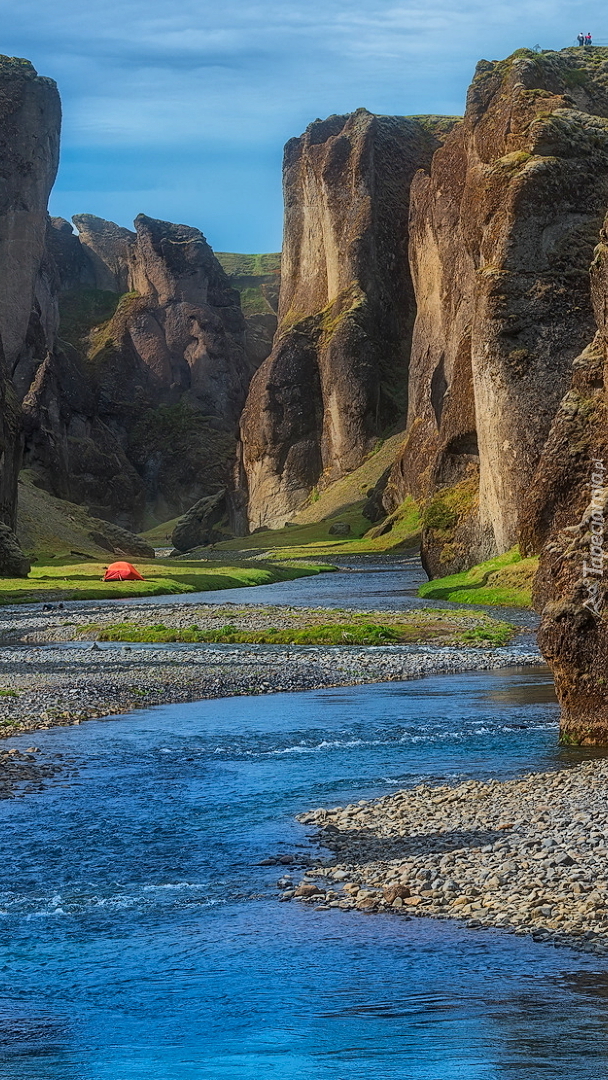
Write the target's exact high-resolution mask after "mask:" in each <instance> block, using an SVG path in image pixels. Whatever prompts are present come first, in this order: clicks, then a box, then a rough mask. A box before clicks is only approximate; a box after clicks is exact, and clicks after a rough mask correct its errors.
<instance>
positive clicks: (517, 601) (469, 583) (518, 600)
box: [418, 547, 538, 608]
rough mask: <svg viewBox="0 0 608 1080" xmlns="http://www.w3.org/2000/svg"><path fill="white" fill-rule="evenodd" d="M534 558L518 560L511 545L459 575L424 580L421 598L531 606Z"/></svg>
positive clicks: (501, 605)
mask: <svg viewBox="0 0 608 1080" xmlns="http://www.w3.org/2000/svg"><path fill="white" fill-rule="evenodd" d="M537 568H538V558H537V557H536V556H533V557H532V558H528V559H522V557H521V555H520V553H519V549H518V548H516V547H514V548H511V550H510V551H507V552H506V554H504V555H497V556H496V557H495V558H493V559H487V560H486V561H485V562H482V563H478V564H477V566H472V567H471V569H470V570H465V571H464V572H463V573H462V574H451V575H450V576H449V577H444V578H437V579H435V580H434V581H427V582H426V583H425V584H424V585H422V586H421V587H420V589H419V590H418V595H419V596H422V597H424V598H425V599H432V600H452V601H455V602H457V603H461V604H485V605H492V606H495V607H522V608H531V607H532V582H533V580H534V575H535V573H536V570H537Z"/></svg>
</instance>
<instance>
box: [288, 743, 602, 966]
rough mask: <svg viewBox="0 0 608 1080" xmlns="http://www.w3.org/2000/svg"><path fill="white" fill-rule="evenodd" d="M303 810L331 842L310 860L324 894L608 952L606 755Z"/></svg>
mask: <svg viewBox="0 0 608 1080" xmlns="http://www.w3.org/2000/svg"><path fill="white" fill-rule="evenodd" d="M298 820H299V821H300V822H302V823H303V824H305V825H310V826H314V827H315V829H316V830H317V831H316V833H315V836H314V840H315V842H317V843H318V842H319V841H320V842H321V843H322V844H323V846H324V847H326V848H329V850H330V851H331V852H332V853H333V855H332V858H331V859H330V860H324V861H323V862H319V863H317V865H316V866H315V867H313V868H312V869H310V870H309V871H308V877H307V881H308V882H310V880H311V879H316V881H317V884H319V888H321V889H322V890H323V891H324V897H323V896H319V895H318V893H317V894H316V897H315V899H316V901H317V902H318V903H319V902H320V903H322V902H323V899H324V898H325V899H326V900H327V899H328V897H331V905H330V906H332V907H335V906H338V907H340V909H341V910H357V909H360V908H361V906H362V904H364V906H365V910H366V911H370V912H389V911H390V912H395V913H399V914H402V913H404V912H407V913H408V914H411V915H417V916H432V917H435V918H441V919H459V920H462V921H463V922H464V923H465V924H466V925H467V926H468V927H471V928H472V929H476V930H479V929H481V928H484V927H485V928H487V927H497V928H501V929H504V930H510V931H512V932H515V933H517V934H530V935H531V936H532V937H534V939H535V940H542V941H550V942H551V943H553V944H555V945H569V946H573V945H574V946H575V947H576V948H579V949H582V950H583V951H585V952H594V953H601V954H607V953H608V761H606V760H604V759H602V760H597V761H587V762H584V763H582V764H580V765H577V766H575V767H571V768H567V769H563V770H561V771H556V772H546V773H530V774H527V775H525V776H519V777H517V778H515V779H513V780H508V781H505V782H502V783H499V782H498V781H496V780H488V781H485V782H481V781H476V780H468V781H466V782H464V783H461V784H458V785H456V786H450V785H448V784H445V785H442V786H439V787H430V786H429V785H427V784H420V785H419V786H418V787H416V788H414V789H413V790H404V791H398V792H395V793H392V794H391V795H388V796H386V797H385V798H382V799H377V800H374V801H369V802H359V803H356V804H352V805H349V806H344V807H335V808H333V809H318V810H315V811H311V812H310V813H306V814H301V815H300V816H299V818H298ZM328 878H329V879H331V881H332V889H331V890H327V887H326V884H325V882H326V881H327V879H328ZM320 882H322V883H323V884H320ZM309 887H310V885H307V888H309ZM299 888H300V887H296V889H295V891H294V892H293V898H294V899H298V898H299V894H298V889H299ZM336 891H337V893H338V897H337V898H335V893H336Z"/></svg>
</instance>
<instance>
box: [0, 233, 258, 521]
mask: <svg viewBox="0 0 608 1080" xmlns="http://www.w3.org/2000/svg"><path fill="white" fill-rule="evenodd" d="M74 220H75V221H76V223H77V224H78V227H79V229H80V233H79V236H76V235H75V234H74V233H73V232H72V231H71V230H70V229H69V226H68V227H67V228H66V224H67V223H65V222H63V221H61V219H55V220H53V221H52V222H51V225H50V228H49V234H50V241H49V260H48V261H49V264H50V265H51V266H54V273H55V280H54V281H53V282H51V283H50V284H49V285H48V287H47V292H48V293H49V294H53V289H54V302H55V307H56V302H57V293H59V301H60V308H61V314H62V318H61V326H60V331H59V338H58V339H57V337H56V334H55V333H54V329H53V328H52V327H47V328H46V330H45V329H44V328H43V327H42V324H41V319H39V320H38V325H37V327H36V328H35V330H36V332H34V330H33V329H32V332H31V336H32V341H33V343H34V344H33V347H32V349H30V351H29V353H28V355H27V357H26V356H23V357H22V359H21V362H20V364H19V365H18V368H17V369H16V371H15V384H16V385H17V387H18V389H19V390H20V393H21V396H22V397H23V410H24V417H25V428H26V449H25V460H26V464H27V466H28V468H29V469H30V470H31V471H32V472H33V473H34V474H35V476H36V478H37V483H38V484H40V485H41V486H43V487H45V488H46V489H47V490H48V491H50V492H51V493H52V494H54V495H56V496H59V497H60V498H64V499H68V500H70V501H72V502H76V503H79V504H82V505H85V506H87V507H88V508H89V510H90V511H91V513H93V514H95V515H97V516H98V517H100V518H107V519H111V520H113V521H114V522H116V523H117V524H118V525H120V526H123V527H125V528H127V529H130V530H132V529H137V528H141V526H142V524H143V522H144V520H145V519H156V520H166V519H168V518H172V517H175V516H177V515H179V514H182V513H183V512H184V511H185V510H187V509H188V508H189V507H190V506H192V504H193V503H196V502H197V501H198V500H199V499H200V498H202V497H205V496H206V495H208V494H211V493H213V492H215V491H217V489H218V487H219V486H221V485H222V484H225V483H226V482H227V480H228V479H229V477H230V474H231V469H232V467H233V462H234V457H235V442H236V434H237V430H238V419H239V416H240V412H241V409H242V406H243V403H244V400H245V396H246V393H247V389H248V386H249V381H250V378H251V373H252V371H253V365H252V363H251V361H250V360H249V359H248V357H247V355H246V352H245V344H244V342H245V322H244V319H243V315H242V312H241V309H240V303H239V296H238V293H237V292H236V291H235V290H234V289H233V288H232V286H231V284H230V282H229V280H228V278H227V276H226V274H225V272H224V271H223V269H222V267H221V265H220V264H219V263H218V261H217V259H216V258H215V256H214V254H213V252H212V250H211V248H210V247H209V245H208V244H207V242H206V240H205V238H204V237H203V235H202V234H201V233H200V232H199V230H198V229H192V228H189V227H188V226H185V225H173V224H171V223H169V222H161V221H156V220H153V219H151V218H147V217H145V216H144V215H140V217H138V218H137V220H136V222H135V232H133V233H131V232H130V231H129V230H126V229H121V228H119V227H118V226H115V225H114V224H113V223H111V222H103V221H101V219H99V218H93V217H92V216H91V215H81V216H80V217H78V218H75V219H74ZM51 255H52V257H51ZM120 293H122V294H123V295H122V296H121V295H120Z"/></svg>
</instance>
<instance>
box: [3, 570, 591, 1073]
mask: <svg viewBox="0 0 608 1080" xmlns="http://www.w3.org/2000/svg"><path fill="white" fill-rule="evenodd" d="M340 577H342V575H340ZM344 578H345V579H346V578H347V575H344ZM334 580H337V578H335V579H334ZM360 580H361V581H362V582H363V580H364V575H360ZM288 584H289V583H288ZM300 584H301V583H300V582H297V583H294V585H295V586H296V587H298V588H299V587H300ZM266 588H269V589H273V588H275V587H273V586H268V587H266ZM386 588H387V589H388V588H389V580H388V578H387V579H386ZM362 589H363V586H362V587H361V589H359V594H360V593H361V591H362ZM261 591H262V590H261V589H258V590H255V593H256V597H255V600H256V602H259V601H260V599H261V598H260V592H261ZM357 600H358V596H357ZM272 602H277V601H276V600H273V601H272ZM556 733H557V708H556V704H555V700H554V697H553V693H552V686H551V682H550V679H549V676H548V673H547V672H546V670H544V669H540V670H538V669H529V670H524V669H517V668H514V669H510V670H500V671H495V672H482V673H470V674H466V675H459V676H433V677H430V678H427V679H424V680H420V681H415V682H408V683H391V684H384V685H376V686H363V687H347V688H342V689H334V690H321V691H313V692H306V693H298V694H275V695H270V696H266V697H263V696H256V697H250V698H243V697H240V698H228V699H223V700H218V701H202V702H195V703H193V704H188V705H180V706H174V705H170V706H162V707H159V708H156V709H151V710H147V711H141V712H138V713H137V714H133V715H132V716H130V717H121V718H119V719H117V720H116V722H109V721H93V722H88V723H87V724H84V725H82V726H81V727H68V728H55V729H51V730H49V731H44V732H40V733H37V734H36V736H35V742H36V745H37V746H39V747H40V748H41V750H42V751H43V752H44V753H48V754H49V756H56V755H58V754H63V755H65V760H66V761H69V760H75V761H76V769H77V771H76V775H75V776H74V777H73V778H69V777H67V776H64V777H60V778H59V779H58V780H57V781H55V782H52V783H50V784H48V785H47V786H46V787H44V788H43V790H41V791H37V792H29V793H24V794H22V796H21V797H20V798H17V799H14V800H11V801H5V802H3V803H2V804H0V822H1V828H0V860H1V862H0V866H1V869H0V935H1V939H2V946H3V960H2V970H1V972H0V1078H2V1080H144V1078H145V1080H203V1078H204V1080H216V1078H217V1080H223V1078H230V1080H233V1078H234V1080H236V1078H238V1080H254V1078H255V1080H262V1078H264V1080H266V1078H270V1077H277V1078H279V1080H292V1078H293V1080H295V1078H296V1077H297V1078H298V1080H363V1078H364V1077H365V1078H366V1080H367V1078H369V1077H372V1078H374V1080H456V1078H458V1080H461V1078H462V1080H494V1078H502V1077H505V1078H506V1077H509V1078H517V1080H547V1078H550V1080H563V1078H565V1077H568V1078H569V1080H570V1078H581V1080H583V1078H584V1080H591V1078H592V1077H593V1078H595V1077H597V1076H598V1075H603V1073H604V1072H605V1071H606V1067H607V1066H608V1044H607V1041H606V1025H607V1023H608V996H607V995H608V977H607V976H606V973H605V971H604V970H603V968H602V963H601V961H598V960H597V958H596V959H592V958H589V957H586V956H583V955H581V954H577V953H575V952H574V951H571V950H569V949H565V950H556V949H553V948H550V947H548V946H546V945H542V944H540V943H535V942H534V941H532V940H531V939H527V938H520V937H517V936H514V935H509V934H507V933H505V932H502V931H488V930H486V931H474V930H470V929H466V928H464V927H462V928H461V927H459V926H458V925H457V924H455V923H452V922H436V921H431V920H427V919H409V920H408V919H404V918H401V917H399V916H394V915H376V916H368V915H365V914H364V913H348V912H343V911H340V910H332V911H315V910H313V909H312V908H311V907H309V906H306V907H305V906H304V905H297V904H294V903H279V902H278V900H277V895H278V891H277V889H276V881H277V878H278V877H279V875H280V874H281V873H282V871H283V870H284V869H285V868H284V867H273V866H271V867H268V866H260V865H259V863H260V862H261V861H262V860H263V859H264V858H265V857H267V856H269V855H270V856H275V855H280V854H289V855H293V856H295V857H296V858H298V859H305V858H306V856H307V855H308V854H309V853H310V850H311V849H310V842H309V840H308V838H307V831H306V829H305V828H304V826H301V825H299V824H298V823H297V822H296V821H295V820H294V816H295V814H297V813H298V812H299V811H303V810H307V809H310V808H313V807H315V806H319V805H327V806H332V805H336V804H338V803H344V802H348V801H353V800H356V799H359V798H367V797H373V796H376V795H383V794H386V793H387V792H390V791H394V790H396V789H397V788H398V787H400V786H410V785H412V784H415V783H417V782H419V781H420V780H421V779H425V780H430V781H431V782H434V781H437V782H445V781H446V780H447V781H450V780H454V781H455V780H458V779H460V778H465V777H479V778H485V777H490V776H492V777H498V778H501V777H507V776H512V775H514V774H516V773H518V772H521V771H527V770H530V769H545V768H549V767H552V766H563V767H568V766H570V765H571V764H573V763H575V762H576V761H577V760H580V756H579V754H578V753H577V752H576V751H566V750H563V749H560V748H559V747H558V746H557V741H556ZM32 741H33V737H32V736H31V735H29V736H26V737H23V738H20V739H14V740H11V744H12V745H15V746H21V747H25V746H28V745H30V744H31V743H32Z"/></svg>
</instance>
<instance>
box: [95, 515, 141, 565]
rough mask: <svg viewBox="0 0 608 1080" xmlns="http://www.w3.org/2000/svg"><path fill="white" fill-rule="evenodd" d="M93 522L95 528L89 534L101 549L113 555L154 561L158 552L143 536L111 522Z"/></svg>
mask: <svg viewBox="0 0 608 1080" xmlns="http://www.w3.org/2000/svg"><path fill="white" fill-rule="evenodd" d="M92 520H93V525H94V528H93V529H92V530H91V532H90V533H89V536H90V538H91V540H93V541H94V543H96V544H98V545H99V547H102V548H105V550H106V551H111V552H112V554H113V555H128V556H130V557H131V558H134V559H153V558H154V557H155V555H156V552H155V550H154V548H153V547H152V545H151V544H149V543H148V541H147V540H144V538H143V536H138V535H137V534H136V533H132V532H129V530H128V529H121V528H120V526H119V525H114V524H113V523H112V522H111V521H99V520H96V519H95V518H93V519H92Z"/></svg>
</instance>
